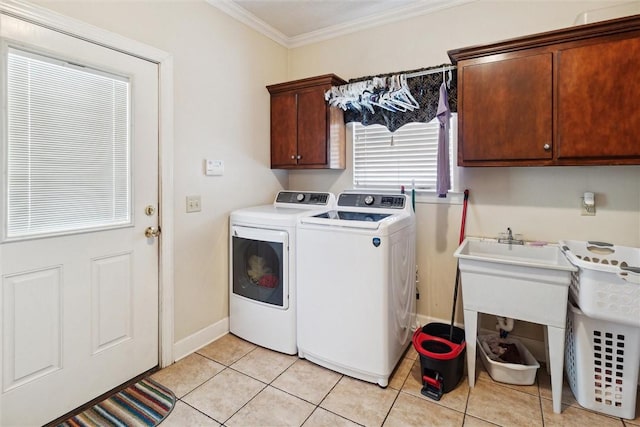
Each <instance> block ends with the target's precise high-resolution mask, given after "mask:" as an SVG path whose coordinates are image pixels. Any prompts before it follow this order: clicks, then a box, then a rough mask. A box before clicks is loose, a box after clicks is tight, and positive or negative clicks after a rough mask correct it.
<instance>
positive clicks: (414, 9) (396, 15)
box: [205, 0, 478, 48]
mask: <svg viewBox="0 0 640 427" xmlns="http://www.w3.org/2000/svg"><path fill="white" fill-rule="evenodd" d="M205 1H206V2H207V3H209V4H210V5H212V6H214V7H216V8H218V9H220V10H221V11H223V12H225V13H226V14H228V15H230V16H231V17H233V18H235V19H237V20H238V21H240V22H242V23H243V24H246V25H248V26H249V27H251V28H253V29H254V30H256V31H258V32H259V33H261V34H263V35H265V36H267V37H269V38H270V39H272V40H273V41H275V42H277V43H279V44H281V45H282V46H284V47H287V48H295V47H300V46H304V45H307V44H311V43H317V42H320V41H324V40H329V39H332V38H335V37H339V36H343V35H346V34H351V33H355V32H357V31H361V30H364V29H367V28H371V27H377V26H380V25H384V24H388V23H391V22H396V21H401V20H404V19H409V18H412V17H415V16H420V15H425V14H428V13H433V12H437V11H439V10H443V9H448V8H451V7H455V6H459V5H461V4H466V3H471V2H475V1H478V0H436V1H420V2H418V3H415V4H410V5H406V6H402V7H397V8H394V9H393V10H390V11H386V12H381V13H378V14H375V15H371V16H367V17H363V18H361V19H356V20H352V21H349V22H345V23H343V24H338V25H332V26H330V27H326V28H323V29H320V30H316V31H311V32H309V33H305V34H300V35H298V36H294V37H287V36H286V35H284V34H283V33H282V32H280V31H278V30H276V29H275V28H273V27H272V26H270V25H269V24H267V23H266V22H264V21H263V20H261V19H259V18H257V17H256V16H255V15H253V14H251V13H249V12H248V11H247V10H246V9H244V8H242V7H240V6H238V5H237V4H236V3H235V2H233V1H232V0H205Z"/></svg>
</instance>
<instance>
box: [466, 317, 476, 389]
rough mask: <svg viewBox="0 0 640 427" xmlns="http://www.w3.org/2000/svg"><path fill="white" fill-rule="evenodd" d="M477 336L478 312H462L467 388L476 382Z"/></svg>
mask: <svg viewBox="0 0 640 427" xmlns="http://www.w3.org/2000/svg"><path fill="white" fill-rule="evenodd" d="M477 334H478V312H477V311H471V310H464V339H465V341H466V343H467V375H468V377H469V388H473V386H474V385H475V382H476V342H477V340H476V335H477Z"/></svg>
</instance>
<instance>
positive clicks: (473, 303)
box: [454, 237, 577, 413]
mask: <svg viewBox="0 0 640 427" xmlns="http://www.w3.org/2000/svg"><path fill="white" fill-rule="evenodd" d="M454 256H455V257H456V258H458V266H459V268H460V282H461V284H462V301H463V307H464V329H465V336H466V342H467V372H468V374H469V386H470V387H473V385H474V383H475V358H476V348H475V347H476V339H475V337H476V335H477V331H478V313H489V314H495V315H497V316H505V317H511V318H514V319H520V320H525V321H528V322H533V323H539V324H542V325H545V326H546V328H545V338H546V341H547V349H548V354H547V361H548V364H547V366H548V368H550V371H551V393H552V397H553V410H554V412H556V413H560V410H561V408H560V396H561V392H562V370H563V364H564V335H565V328H566V319H567V299H568V295H569V284H570V282H571V273H572V272H575V271H577V268H576V267H575V266H573V265H572V264H571V263H570V262H569V261H568V260H567V259H566V258H565V256H564V254H563V253H562V251H561V250H560V248H559V247H558V246H557V245H545V246H532V245H526V244H525V245H517V244H509V243H498V242H497V241H496V240H493V239H479V238H469V237H468V238H466V239H465V240H464V241H463V242H462V244H461V245H460V247H459V248H458V249H457V250H456V251H455V253H454Z"/></svg>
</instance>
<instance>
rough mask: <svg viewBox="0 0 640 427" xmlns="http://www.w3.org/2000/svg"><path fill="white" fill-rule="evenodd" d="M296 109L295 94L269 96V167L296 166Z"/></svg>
mask: <svg viewBox="0 0 640 427" xmlns="http://www.w3.org/2000/svg"><path fill="white" fill-rule="evenodd" d="M296 120H297V107H296V94H295V93H281V94H277V95H272V96H271V167H272V168H276V167H293V166H295V165H296V164H297V160H296V156H297V154H298V153H297V148H296V145H297V124H296Z"/></svg>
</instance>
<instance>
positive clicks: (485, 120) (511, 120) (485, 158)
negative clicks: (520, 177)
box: [458, 53, 553, 166]
mask: <svg viewBox="0 0 640 427" xmlns="http://www.w3.org/2000/svg"><path fill="white" fill-rule="evenodd" d="M489 60H490V61H491V62H482V63H477V64H472V65H466V66H464V68H463V70H462V71H463V75H462V82H463V83H462V94H461V104H462V114H461V116H460V129H461V135H460V142H461V144H460V148H459V154H458V156H459V162H458V163H459V164H461V165H468V166H472V165H474V164H480V163H489V162H504V161H526V160H536V161H539V160H551V158H552V155H553V150H552V107H553V105H552V102H553V101H552V55H551V53H543V54H537V55H531V56H524V57H515V58H509V59H503V60H491V59H489ZM474 162H479V163H474ZM523 163H524V162H523ZM513 164H514V165H517V164H518V163H517V162H516V163H513Z"/></svg>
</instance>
